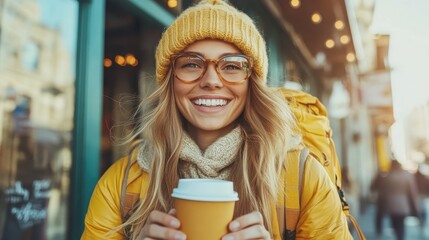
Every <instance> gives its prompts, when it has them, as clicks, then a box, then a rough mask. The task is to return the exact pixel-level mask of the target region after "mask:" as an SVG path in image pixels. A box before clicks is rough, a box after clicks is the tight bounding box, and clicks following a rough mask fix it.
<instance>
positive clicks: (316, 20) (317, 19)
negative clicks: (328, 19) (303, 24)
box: [311, 12, 322, 24]
mask: <svg viewBox="0 0 429 240" xmlns="http://www.w3.org/2000/svg"><path fill="white" fill-rule="evenodd" d="M311 21H313V23H316V24H317V23H320V22H321V21H322V16H321V15H320V13H317V12H315V13H313V15H311Z"/></svg>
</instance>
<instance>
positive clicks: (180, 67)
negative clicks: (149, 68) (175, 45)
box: [171, 52, 253, 84]
mask: <svg viewBox="0 0 429 240" xmlns="http://www.w3.org/2000/svg"><path fill="white" fill-rule="evenodd" d="M171 62H172V63H173V74H174V76H175V77H176V78H177V79H179V80H180V81H182V82H185V83H192V82H195V81H197V80H199V79H201V78H202V77H203V76H204V74H205V73H206V71H207V68H208V65H209V63H210V62H213V63H214V64H215V69H216V73H217V75H218V76H219V78H220V79H221V80H222V81H223V82H225V83H229V84H241V83H243V82H245V81H246V80H247V79H248V78H249V77H250V74H251V73H252V67H253V60H252V58H250V57H248V56H245V55H241V54H228V55H224V56H222V57H220V58H219V59H205V58H204V57H203V56H201V55H199V54H197V53H192V52H187V53H180V54H176V55H173V56H172V59H171Z"/></svg>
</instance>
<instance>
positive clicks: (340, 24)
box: [334, 20, 344, 30]
mask: <svg viewBox="0 0 429 240" xmlns="http://www.w3.org/2000/svg"><path fill="white" fill-rule="evenodd" d="M334 26H335V28H336V29H337V30H341V29H343V28H344V23H343V21H341V20H337V21H336V22H335V24H334Z"/></svg>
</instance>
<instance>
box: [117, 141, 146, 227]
mask: <svg viewBox="0 0 429 240" xmlns="http://www.w3.org/2000/svg"><path fill="white" fill-rule="evenodd" d="M146 178H147V176H145V174H144V173H143V170H142V169H141V168H140V166H138V163H137V160H136V152H135V149H134V150H133V151H132V152H131V154H130V155H129V157H128V160H127V166H126V168H125V170H124V174H123V179H122V184H121V200H120V212H121V217H122V222H125V221H126V220H127V219H128V218H129V215H130V213H131V210H133V209H134V207H135V206H136V204H137V203H138V201H139V200H140V198H141V197H142V194H144V193H145V191H146V188H147V186H146V184H147V179H146Z"/></svg>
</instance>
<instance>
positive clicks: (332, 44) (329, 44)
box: [325, 39, 335, 48]
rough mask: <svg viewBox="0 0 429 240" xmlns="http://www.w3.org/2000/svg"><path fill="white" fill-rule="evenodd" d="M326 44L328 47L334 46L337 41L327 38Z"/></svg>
mask: <svg viewBox="0 0 429 240" xmlns="http://www.w3.org/2000/svg"><path fill="white" fill-rule="evenodd" d="M325 46H326V47H327V48H333V47H334V46H335V42H334V40H332V39H328V40H326V42H325Z"/></svg>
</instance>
